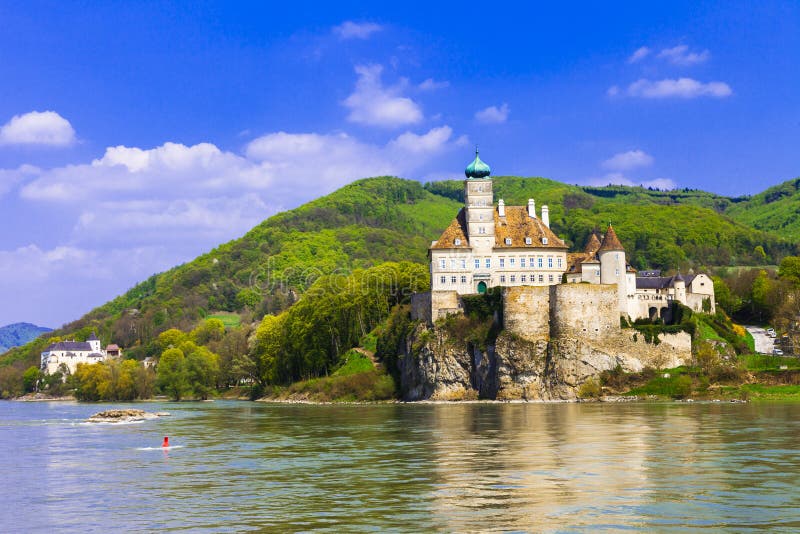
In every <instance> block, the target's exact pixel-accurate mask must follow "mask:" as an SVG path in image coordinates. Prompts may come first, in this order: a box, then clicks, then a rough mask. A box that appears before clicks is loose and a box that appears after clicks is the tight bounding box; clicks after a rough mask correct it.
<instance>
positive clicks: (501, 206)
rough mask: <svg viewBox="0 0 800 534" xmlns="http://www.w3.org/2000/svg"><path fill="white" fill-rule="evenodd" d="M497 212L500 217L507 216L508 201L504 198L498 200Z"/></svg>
mask: <svg viewBox="0 0 800 534" xmlns="http://www.w3.org/2000/svg"><path fill="white" fill-rule="evenodd" d="M497 214H498V215H499V216H500V217H505V216H506V203H505V201H504V200H503V199H502V198H501V199H500V200H498V201H497Z"/></svg>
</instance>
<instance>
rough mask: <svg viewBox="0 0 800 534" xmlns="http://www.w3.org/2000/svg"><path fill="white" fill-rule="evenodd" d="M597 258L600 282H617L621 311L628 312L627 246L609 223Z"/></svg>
mask: <svg viewBox="0 0 800 534" xmlns="http://www.w3.org/2000/svg"><path fill="white" fill-rule="evenodd" d="M597 259H598V260H600V283H601V284H617V292H618V295H619V311H620V313H622V314H627V313H628V283H627V278H626V267H627V263H626V261H625V248H624V247H623V246H622V243H620V241H619V238H618V237H617V233H616V232H615V231H614V227H613V226H611V225H610V224H609V225H608V230H606V235H604V236H603V241H602V243H600V249H599V250H598V251H597Z"/></svg>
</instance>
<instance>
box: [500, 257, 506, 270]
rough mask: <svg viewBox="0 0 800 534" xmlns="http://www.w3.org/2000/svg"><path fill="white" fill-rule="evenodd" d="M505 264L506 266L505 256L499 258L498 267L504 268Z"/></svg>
mask: <svg viewBox="0 0 800 534" xmlns="http://www.w3.org/2000/svg"><path fill="white" fill-rule="evenodd" d="M505 266H506V259H505V258H500V268H501V269H504V268H505Z"/></svg>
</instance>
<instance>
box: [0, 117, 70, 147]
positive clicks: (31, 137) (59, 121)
mask: <svg viewBox="0 0 800 534" xmlns="http://www.w3.org/2000/svg"><path fill="white" fill-rule="evenodd" d="M75 140H76V139H75V130H74V129H73V128H72V125H71V124H70V123H69V121H68V120H67V119H65V118H64V117H62V116H61V115H59V114H58V113H56V112H55V111H31V112H30V113H25V114H23V115H14V117H12V118H11V120H10V121H8V122H7V123H5V124H4V125H3V126H1V127H0V145H44V146H69V145H72V144H74V143H75Z"/></svg>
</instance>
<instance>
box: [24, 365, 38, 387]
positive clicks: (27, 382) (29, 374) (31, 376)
mask: <svg viewBox="0 0 800 534" xmlns="http://www.w3.org/2000/svg"><path fill="white" fill-rule="evenodd" d="M41 377H42V373H41V371H39V368H38V367H36V366H35V365H31V366H30V367H28V368H27V369H25V372H24V373H22V387H23V389H24V390H25V393H30V392H31V391H35V390H36V386H37V385H38V384H39V379H40V378H41Z"/></svg>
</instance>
